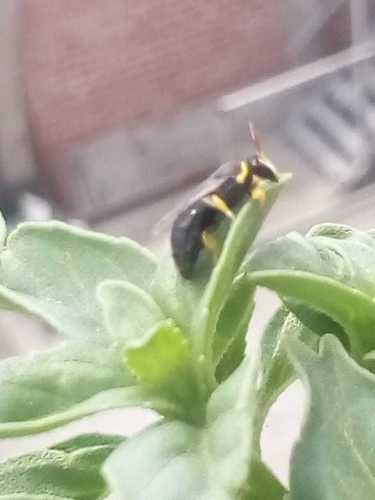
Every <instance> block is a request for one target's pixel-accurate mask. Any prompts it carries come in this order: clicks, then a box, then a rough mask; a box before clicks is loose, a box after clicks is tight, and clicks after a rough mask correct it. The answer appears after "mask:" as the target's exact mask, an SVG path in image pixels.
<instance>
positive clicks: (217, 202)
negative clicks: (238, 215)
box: [210, 194, 235, 219]
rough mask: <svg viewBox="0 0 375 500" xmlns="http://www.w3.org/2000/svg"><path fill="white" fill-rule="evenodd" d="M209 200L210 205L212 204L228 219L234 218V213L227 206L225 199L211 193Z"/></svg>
mask: <svg viewBox="0 0 375 500" xmlns="http://www.w3.org/2000/svg"><path fill="white" fill-rule="evenodd" d="M210 201H211V204H212V206H214V207H215V208H216V209H217V210H219V212H222V213H223V214H224V215H225V216H226V217H228V218H229V219H234V217H235V215H234V213H233V211H232V210H231V209H230V208H229V207H228V205H227V204H226V203H225V201H224V200H223V199H222V198H220V196H218V195H217V194H212V195H211V196H210Z"/></svg>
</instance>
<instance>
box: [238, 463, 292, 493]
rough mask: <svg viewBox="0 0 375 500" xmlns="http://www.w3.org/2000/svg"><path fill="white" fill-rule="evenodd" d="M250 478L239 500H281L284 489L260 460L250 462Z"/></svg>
mask: <svg viewBox="0 0 375 500" xmlns="http://www.w3.org/2000/svg"><path fill="white" fill-rule="evenodd" d="M251 471H252V478H253V480H252V481H251V483H250V484H248V485H247V489H246V490H245V491H244V495H243V496H242V497H241V500H265V499H267V500H282V499H283V498H284V495H285V493H286V489H285V488H284V486H283V485H282V484H281V483H280V481H279V480H278V479H277V478H276V477H275V476H274V475H273V474H272V472H271V471H270V470H269V468H268V467H267V466H266V465H265V464H264V463H263V462H261V461H260V460H258V459H254V460H252V462H251Z"/></svg>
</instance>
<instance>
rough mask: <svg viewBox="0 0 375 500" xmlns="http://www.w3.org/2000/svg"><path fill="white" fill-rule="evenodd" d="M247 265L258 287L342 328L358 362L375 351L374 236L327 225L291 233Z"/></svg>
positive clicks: (256, 255)
mask: <svg viewBox="0 0 375 500" xmlns="http://www.w3.org/2000/svg"><path fill="white" fill-rule="evenodd" d="M244 267H245V269H246V271H248V272H249V273H251V275H250V278H251V280H252V281H253V283H254V284H258V285H262V286H266V287H268V288H271V289H273V290H275V291H276V292H277V293H279V294H280V296H281V297H282V298H283V299H284V300H285V301H286V302H287V303H288V301H290V299H291V298H292V299H294V300H295V301H296V302H297V303H300V304H302V305H304V306H307V307H308V308H310V309H313V310H315V311H318V312H320V313H322V314H323V316H324V315H326V316H329V317H330V318H331V319H332V320H333V321H334V322H336V323H338V324H340V325H341V326H342V327H343V328H344V330H345V332H346V334H347V335H348V337H349V339H350V346H351V349H352V352H353V354H354V355H355V356H356V357H357V358H358V359H360V358H361V357H362V355H363V354H364V353H366V352H367V351H369V350H371V349H373V348H374V347H375V336H374V335H373V324H374V321H375V302H374V297H375V271H374V270H375V239H374V238H373V237H372V235H371V234H370V233H366V232H362V231H357V230H355V229H352V228H349V227H347V226H337V225H332V224H324V225H322V226H317V227H316V228H313V230H312V231H310V233H309V234H308V235H307V236H306V237H303V236H301V235H299V234H296V233H291V234H289V235H287V236H285V237H282V238H279V239H277V240H275V241H273V242H270V243H267V244H266V245H265V246H263V247H262V248H260V249H259V250H257V251H255V252H254V253H253V254H252V255H251V256H250V259H249V260H248V261H247V263H246V265H245V266H244ZM301 319H303V316H301ZM322 324H324V321H323V323H322ZM319 333H321V334H324V333H331V332H329V331H328V332H327V331H322V332H319ZM335 333H336V332H335Z"/></svg>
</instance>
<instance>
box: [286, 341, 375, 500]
mask: <svg viewBox="0 0 375 500" xmlns="http://www.w3.org/2000/svg"><path fill="white" fill-rule="evenodd" d="M289 352H290V355H291V359H292V361H293V363H294V365H295V367H296V369H297V370H298V372H299V374H300V376H301V378H302V380H303V382H304V384H305V386H306V390H307V393H308V395H309V404H308V413H307V418H306V420H305V423H304V426H303V431H302V435H301V438H300V440H299V442H298V444H297V445H296V447H295V449H294V452H293V457H292V462H291V476H290V490H291V491H290V500H300V499H302V498H303V500H332V499H336V498H337V499H340V500H345V499H348V500H352V499H354V498H358V499H361V500H372V499H373V498H375V455H374V446H373V443H374V440H375V427H374V426H373V425H372V424H371V418H372V415H373V414H374V412H375V377H374V375H372V374H371V373H370V372H368V371H367V370H365V369H363V368H361V367H360V366H359V365H358V364H356V363H355V361H353V359H352V358H350V357H349V356H348V354H347V353H346V351H345V349H344V348H343V347H342V345H341V344H340V342H339V341H338V340H337V339H336V338H335V337H334V336H332V335H327V336H324V337H323V338H322V340H321V342H320V350H319V354H316V353H315V352H314V351H312V350H311V349H309V348H308V347H306V346H305V345H303V344H302V343H301V342H297V341H295V342H291V343H290V346H289ZM369 419H370V420H369Z"/></svg>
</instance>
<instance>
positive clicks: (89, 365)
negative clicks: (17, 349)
mask: <svg viewBox="0 0 375 500" xmlns="http://www.w3.org/2000/svg"><path fill="white" fill-rule="evenodd" d="M142 403H143V396H142V394H141V393H140V391H139V389H138V388H136V387H134V379H133V378H132V377H131V376H130V375H129V374H128V372H127V370H126V367H125V365H124V363H123V360H122V352H121V348H120V349H119V345H117V344H113V345H112V346H108V347H106V348H103V346H100V345H97V344H95V343H93V342H91V343H88V342H74V343H72V342H68V343H66V344H64V345H62V346H59V347H57V348H55V349H52V350H50V351H45V352H42V353H35V354H31V355H30V356H28V357H15V358H9V359H6V360H3V361H1V362H0V437H11V436H22V435H27V434H33V433H38V432H41V431H45V430H48V429H52V428H55V427H58V426H60V425H63V424H65V423H67V422H70V421H72V420H75V419H78V418H81V417H83V416H85V415H90V414H92V413H96V412H99V411H102V410H107V409H111V408H118V407H122V406H142Z"/></svg>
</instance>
